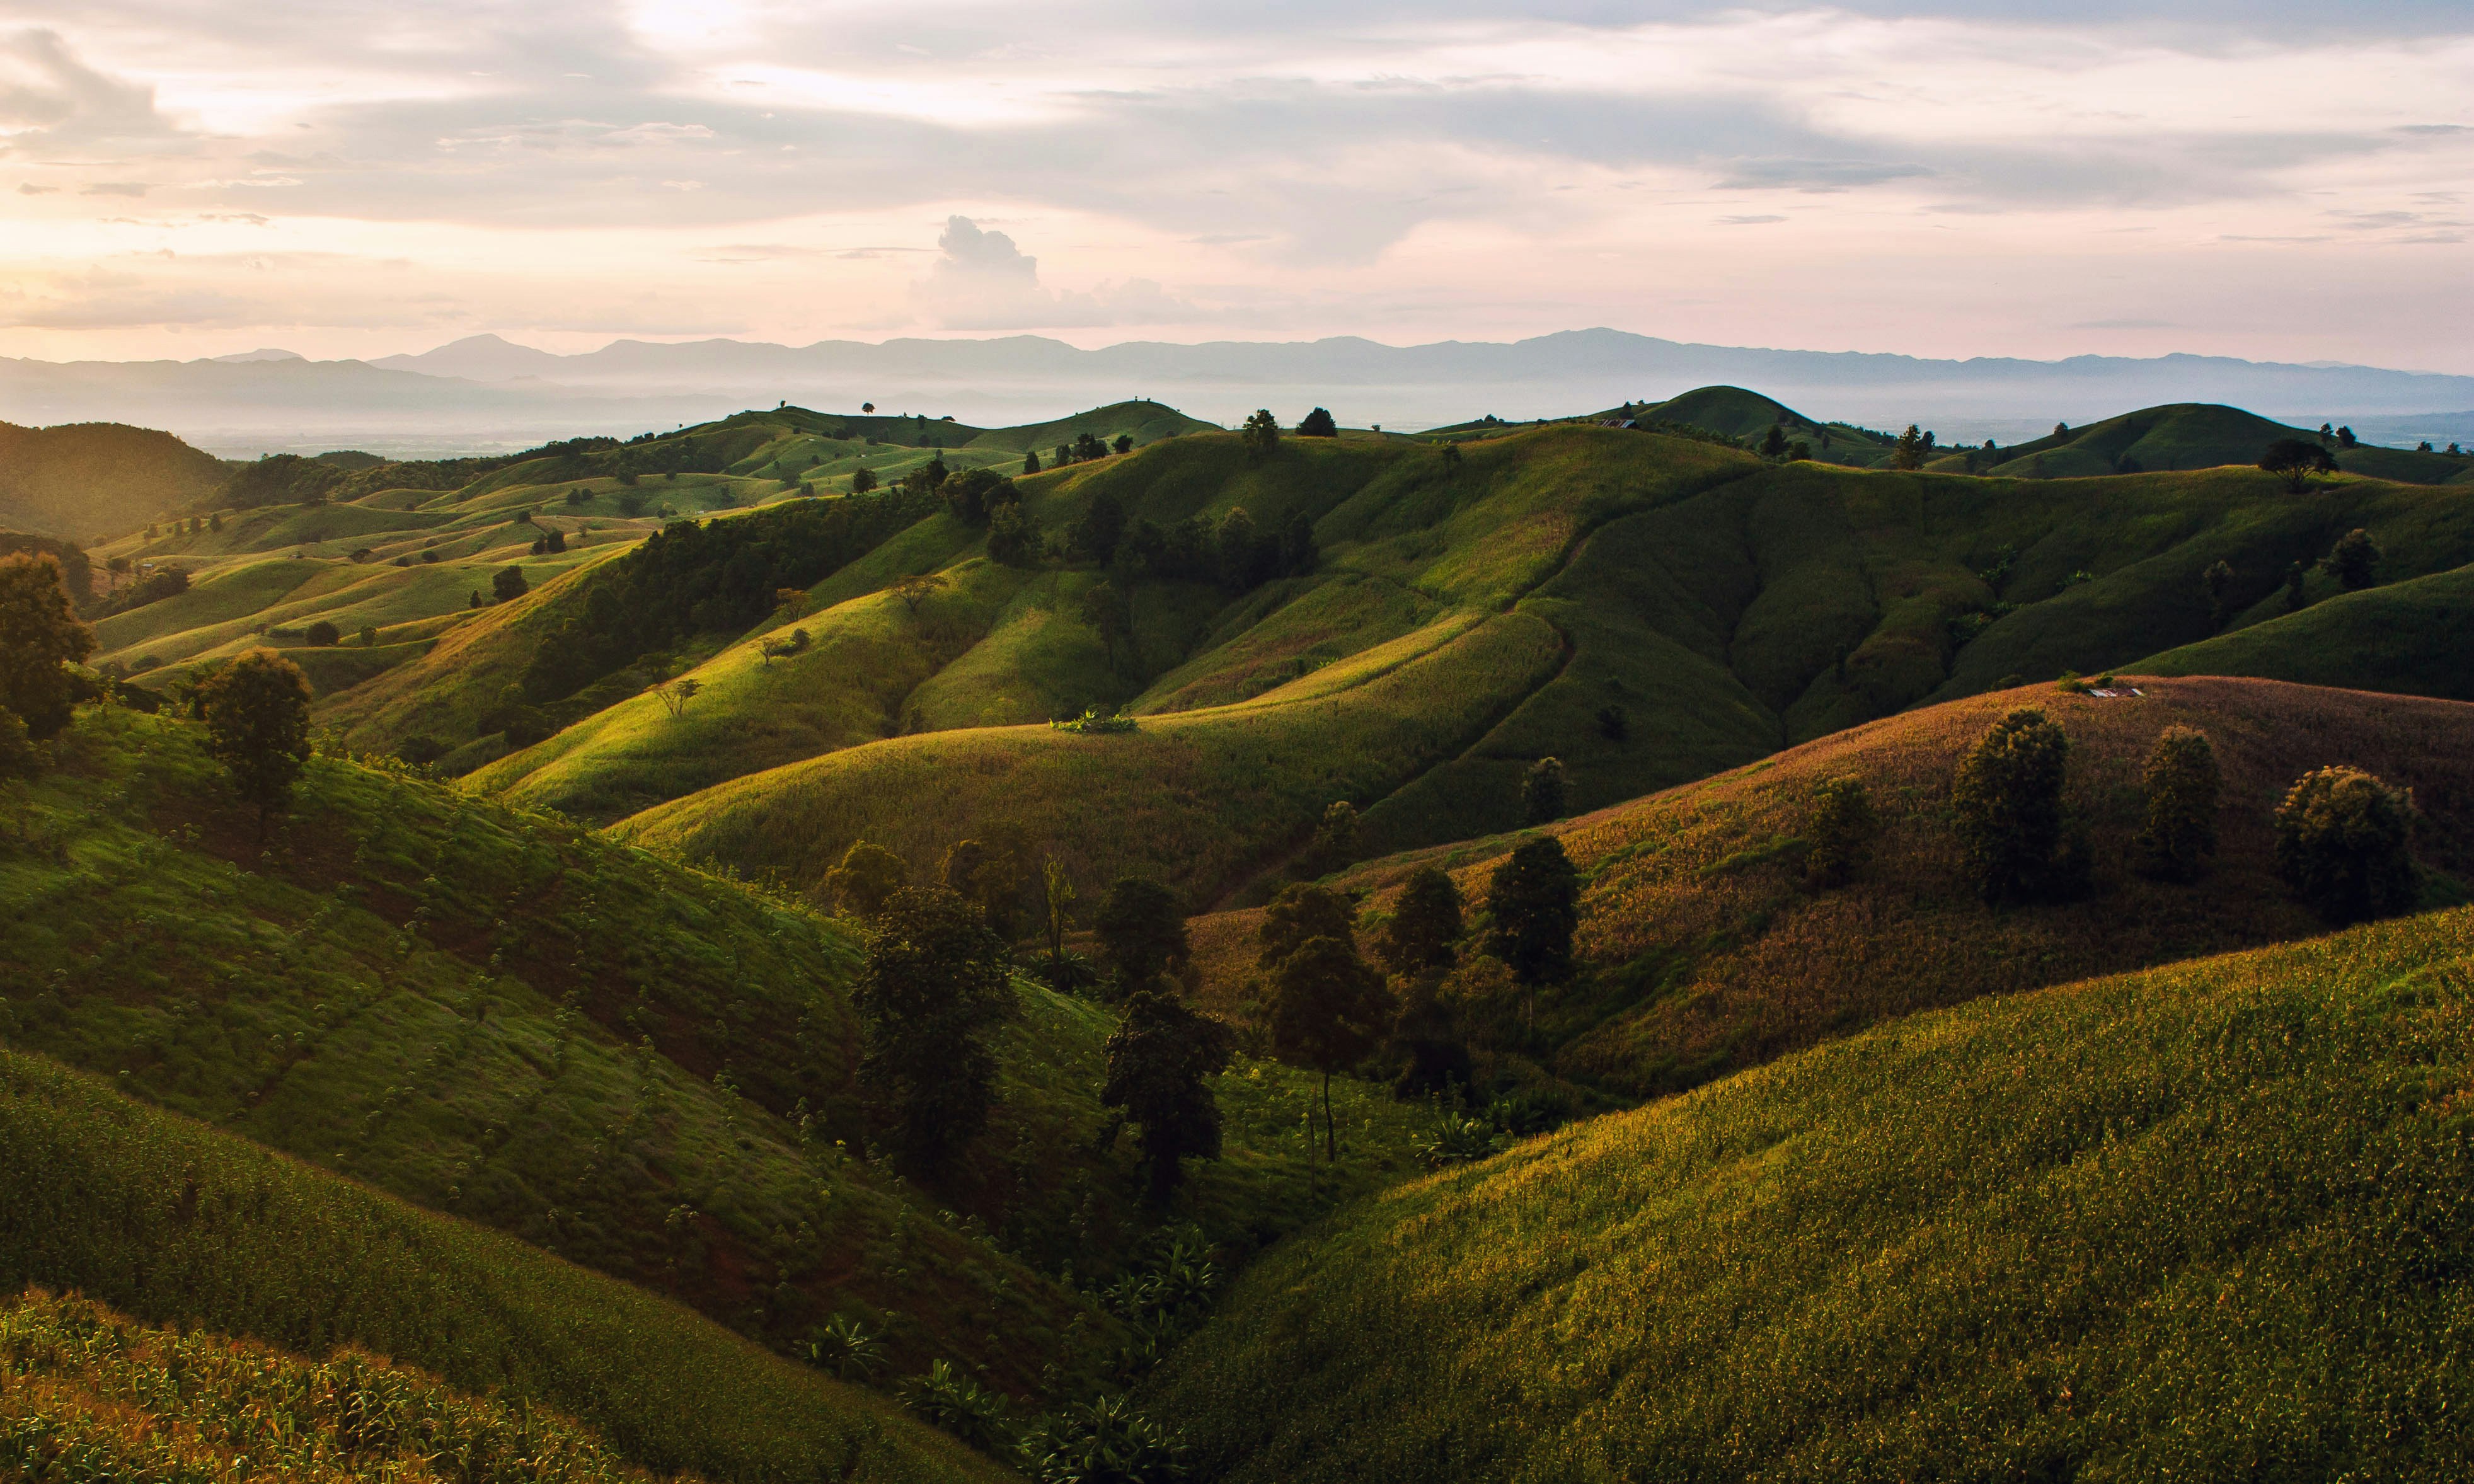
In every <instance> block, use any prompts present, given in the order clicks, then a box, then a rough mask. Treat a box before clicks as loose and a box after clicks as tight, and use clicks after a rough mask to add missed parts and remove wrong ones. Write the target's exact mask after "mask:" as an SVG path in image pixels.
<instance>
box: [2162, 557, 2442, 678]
mask: <svg viewBox="0 0 2474 1484" xmlns="http://www.w3.org/2000/svg"><path fill="white" fill-rule="evenodd" d="M2132 668H2133V669H2137V670H2138V671H2139V672H2140V673H2142V674H2156V675H2259V676H2263V677H2265V678H2268V679H2270V680H2293V681H2299V682H2301V683H2303V684H2305V685H2341V686H2352V687H2355V688H2357V689H2360V690H2365V691H2394V692H2399V693H2405V694H2410V695H2440V696H2446V697H2449V698H2450V699H2453V700H2461V701H2465V700H2474V567H2460V568H2457V569H2455V570H2454V571H2450V572H2435V573H2433V574H2432V575H2430V576H2427V577H2416V578H2413V579H2412V580H2410V581H2406V582H2398V583H2392V584H2390V585H2389V586H2387V587H2379V588H2370V589H2367V590H2365V591H2364V592H2360V593H2340V594H2337V595H2335V596H2330V597H2327V598H2325V599H2323V600H2321V601H2319V602H2317V603H2315V604H2313V605H2312V606H2310V607H2308V608H2305V609H2303V610H2302V611H2301V612H2300V613H2295V614H2284V615H2280V616H2278V617H2275V618H2270V619H2267V620H2262V621H2260V622H2256V623H2253V624H2251V625H2249V626H2247V627H2244V628H2236V629H2232V630H2229V631H2227V632H2225V633H2223V634H2219V635H2218V636H2217V637H2216V638H2214V639H2204V640H2201V641H2200V642H2199V643H2197V644H2195V645H2183V646H2182V647H2181V648H2179V649H2169V650H2167V651H2166V652H2165V653H2163V654H2159V655H2153V656H2151V657H2149V658H2147V659H2145V660H2141V661H2140V662H2139V663H2138V664H2137V665H2135V666H2133V667H2132Z"/></svg>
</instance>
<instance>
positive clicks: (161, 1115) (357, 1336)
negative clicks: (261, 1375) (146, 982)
mask: <svg viewBox="0 0 2474 1484" xmlns="http://www.w3.org/2000/svg"><path fill="white" fill-rule="evenodd" d="M0 1172H5V1175H6V1177H7V1181H8V1188H9V1190H10V1193H11V1196H10V1200H9V1201H8V1202H6V1203H0V1286H5V1287H6V1288H7V1290H8V1291H10V1292H12V1293H15V1292H17V1291H19V1290H20V1289H22V1288H24V1287H25V1286H26V1285H28V1284H42V1285H45V1286H48V1287H51V1288H54V1289H72V1288H73V1289H76V1290H79V1291H81V1292H83V1293H84V1294H85V1295H86V1296H87V1297H89V1298H92V1299H96V1300H100V1301H101V1302H106V1303H109V1304H111V1305H112V1306H114V1307H115V1308H119V1309H122V1310H125V1311H127V1312H128V1313H130V1314H133V1315H134V1316H136V1317H138V1318H140V1319H142V1320H146V1321H148V1322H150V1323H155V1324H173V1325H180V1326H197V1327H201V1328H206V1329H211V1330H214V1331H217V1332H219V1333H222V1334H225V1335H230V1336H233V1337H237V1338H246V1339H251V1340H255V1341H258V1342H260V1343H263V1344H267V1345H274V1346H279V1347H281V1348H282V1349H285V1350H293V1351H296V1352H299V1353H304V1354H323V1353H326V1352H327V1351H328V1350H331V1349H332V1348H334V1347H336V1346H339V1345H353V1346H358V1347H360V1348H362V1349H365V1350H374V1351H376V1352H378V1353H380V1354H384V1355H387V1356H390V1357H392V1358H394V1359H396V1360H398V1361H401V1362H403V1363H406V1364H409V1365H415V1366H419V1367H420V1368H422V1369H423V1370H425V1371H429V1372H433V1373H435V1374H436V1375H439V1376H440V1377H442V1378H443V1379H445V1380H446V1381H448V1382H449V1384H451V1385H454V1386H456V1387H458V1388H460V1389H462V1390H466V1391H473V1392H487V1391H496V1392H498V1393H500V1394H501V1395H503V1396H505V1397H507V1398H509V1399H514V1400H516V1401H518V1402H533V1403H538V1404H541V1405H545V1406H547V1407H550V1408H552V1409H554V1410H557V1411H560V1412H564V1413H566V1414H568V1415H570V1416H571V1417H574V1418H576V1419H577V1420H578V1421H580V1422H582V1423H585V1424H586V1425H588V1426H591V1427H593V1428H594V1430H596V1431H597V1432H599V1433H600V1434H601V1435H602V1436H603V1437H604V1438H606V1439H607V1440H608V1441H609V1443H610V1445H611V1446H612V1447H613V1448H617V1449H618V1450H619V1451H620V1452H621V1453H622V1454H624V1455H625V1456H627V1457H628V1458H630V1459H632V1460H634V1461H636V1462H638V1463H641V1464H643V1465H646V1466H647V1467H650V1468H654V1469H658V1470H663V1471H666V1472H667V1471H671V1470H679V1469H692V1470H695V1471H696V1472H701V1473H705V1474H708V1475H711V1476H713V1477H715V1478H718V1479H738V1480H748V1481H758V1480H774V1479H786V1478H799V1477H808V1476H812V1475H813V1471H816V1470H820V1469H821V1470H837V1471H844V1472H850V1473H853V1474H855V1475H856V1476H858V1477H861V1478H880V1479H912V1478H919V1479H936V1478H960V1479H967V1478H980V1477H989V1476H991V1475H992V1474H993V1473H994V1471H991V1470H989V1469H987V1468H986V1467H985V1466H984V1465H982V1464H981V1463H980V1462H979V1461H978V1460H977V1459H975V1458H973V1457H972V1456H971V1455H968V1454H966V1453H965V1452H963V1450H961V1449H960V1448H957V1447H955V1446H954V1445H952V1444H950V1443H947V1442H946V1441H944V1440H943V1439H942V1438H940V1437H939V1436H938V1435H936V1434H934V1433H932V1432H930V1431H928V1430H927V1429H926V1428H924V1427H920V1426H918V1425H916V1424H914V1423H910V1422H908V1421H907V1420H906V1419H904V1418H903V1417H901V1416H900V1415H899V1414H898V1413H896V1412H895V1411H894V1409H893V1408H892V1407H891V1406H889V1405H888V1404H887V1403H885V1401H883V1400H881V1399H877V1398H874V1397H872V1396H870V1395H869V1394H867V1393H865V1392H862V1391H859V1390H856V1389H854V1388H849V1387H844V1386H841V1385H839V1384H837V1383H836V1382H834V1381H831V1380H828V1379H826V1378H825V1377H824V1376H822V1375H818V1374H816V1373H814V1372H812V1371H808V1370H805V1369H803V1368H801V1367H798V1366H794V1365H792V1364H790V1363H789V1362H788V1361H784V1360H780V1359H777V1358H775V1357H773V1356H771V1355H767V1354H765V1353H764V1351H763V1350H759V1349H757V1348H756V1347H754V1346H751V1345H749V1344H747V1343H746V1342H744V1341H742V1340H740V1339H739V1338H738V1337H737V1336H734V1335H732V1334H730V1333H729V1332H728V1331H726V1330H723V1329H721V1328H720V1327H718V1326H715V1325H713V1324H712V1323H710V1322H709V1321H706V1320H704V1319H701V1318H699V1317H697V1316H695V1315H694V1314H692V1313H691V1312H689V1311H688V1310H686V1309H683V1308H679V1307H677V1306H675V1305H673V1304H670V1303H667V1302H664V1301H662V1300H660V1299H657V1298H655V1297H653V1296H652V1295H650V1294H647V1293H645V1292H643V1291H642V1290H640V1289H637V1288H634V1287H631V1286H629V1285H627V1284H625V1283H620V1282H617V1281H614V1280H613V1279H610V1278H608V1277H601V1276H600V1275H598V1274H594V1273H591V1272H588V1271H586V1270H584V1269H581V1268H577V1267H572V1266H570V1265H569V1264H567V1263H565V1262H561V1261H559V1260H558V1259H556V1258H554V1257H551V1256H548V1255H546V1254H545V1253H541V1252H540V1251H538V1250H537V1249H534V1248H532V1247H528V1246H526V1245H525V1244H523V1243H521V1242H519V1241H517V1240H515V1239H514V1238H512V1237H508V1236H504V1235H500V1234H498V1233H496V1232H492V1231H489V1230H486V1229H482V1228H480V1227H476V1226H473V1225H472V1224H470V1223H467V1222H461V1221H456V1220H453V1219H451V1218H449V1217H445V1216H440V1215H434V1214H432V1213H430V1212H427V1211H424V1210H421V1209H419V1208H417V1207H414V1206H411V1205H408V1204H404V1203H402V1202H400V1201H396V1200H393V1199H391V1198H389V1197H386V1196H382V1195H380V1194H378V1193H376V1192H375V1191H372V1190H370V1189H368V1188H367V1187H365V1186H362V1185H360V1184H358V1183H355V1182H353V1181H352V1180H344V1179H340V1178H338V1177H336V1176H334V1175H331V1174H328V1173H327V1172H325V1171H321V1170H318V1169H315V1168H313V1167H311V1166H308V1165H305V1164H302V1163H299V1162H296V1161H294V1160H290V1159H285V1158H282V1157H280V1156H276V1155H273V1154H270V1153H268V1152H267V1151H265V1150H263V1149H260V1148H258V1147H257V1146H255V1145H254V1144H251V1143H249V1142H248V1141H247V1140H245V1139H241V1138H238V1137H234V1136H232V1135H230V1134H226V1133H220V1132H217V1131H214V1130H211V1129H208V1128H206V1127H204V1126H203V1125H199V1124H195V1123H192V1122H190V1121H188V1120H186V1119H182V1118H179V1117H176V1116H174V1115H172V1114H170V1113H166V1112H164V1111H161V1110H159V1109H157V1108H152V1107H146V1106H144V1105H141V1104H138V1103H134V1102H132V1101H130V1100H129V1099H126V1098H123V1097H121V1096H119V1095H118V1094H116V1093H114V1092H113V1091H112V1090H111V1089H110V1088H109V1087H107V1086H105V1085H103V1084H102V1083H100V1082H99V1081H97V1080H94V1079H90V1078H86V1077H81V1076H77V1075H74V1074H71V1073H68V1072H66V1071H63V1070H61V1068H60V1067H59V1066H57V1065H56V1064H54V1063H51V1062H48V1061H45V1060H43V1059H42V1058H36V1057H30V1056H25V1055H22V1054H20V1053H18V1052H14V1051H0Z"/></svg>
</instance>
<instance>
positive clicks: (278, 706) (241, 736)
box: [197, 649, 309, 844]
mask: <svg viewBox="0 0 2474 1484" xmlns="http://www.w3.org/2000/svg"><path fill="white" fill-rule="evenodd" d="M197 705H198V708H199V713H200V715H201V716H202V717H204V718H205V719H206V751H207V752H208V753H209V754H211V755H212V756H213V757H214V759H215V761H216V762H218V763H221V764H222V765H223V766H225V768H226V769H228V770H229V771H230V773H231V778H232V786H233V788H235V789H236V790H238V791H239V793H240V796H241V798H242V799H243V800H245V801H246V802H248V803H250V804H252V805H255V807H256V809H257V838H258V840H259V842H260V843H261V844H262V843H264V842H265V839H266V828H267V824H268V822H269V821H270V820H272V819H273V818H274V816H275V814H276V812H277V811H278V810H279V809H281V808H282V807H283V805H284V803H285V802H286V801H287V800H289V799H290V798H291V797H292V786H293V785H294V784H296V783H299V782H300V781H301V774H302V770H303V768H304V767H306V766H308V762H309V681H308V679H307V677H305V676H303V674H302V673H301V667H300V666H298V665H295V664H293V663H292V662H291V661H290V660H287V659H285V658H284V657H283V656H281V655H279V654H278V653H276V652H275V651H274V650H272V649H252V650H249V651H247V652H246V653H244V654H242V655H241V656H240V657H239V658H238V659H235V660H233V661H232V662H231V663H230V665H227V666H225V667H223V668H222V669H218V670H216V671H215V672H214V673H213V674H211V675H208V676H207V677H206V679H204V680H202V681H200V682H199V683H198V688H197Z"/></svg>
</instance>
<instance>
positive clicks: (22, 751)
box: [0, 706, 43, 778]
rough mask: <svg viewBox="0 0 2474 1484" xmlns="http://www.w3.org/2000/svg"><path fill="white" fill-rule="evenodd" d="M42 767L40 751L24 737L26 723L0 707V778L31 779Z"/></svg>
mask: <svg viewBox="0 0 2474 1484" xmlns="http://www.w3.org/2000/svg"><path fill="white" fill-rule="evenodd" d="M42 765H43V754H42V751H41V750H40V749H39V748H37V747H36V745H35V740H34V739H33V738H31V737H29V736H27V735H26V723H25V722H23V721H21V720H19V719H18V718H17V714H16V713H15V712H13V711H11V710H10V709H9V708H8V707H6V706H0V778H32V777H34V776H35V774H36V772H37V771H39V770H40V769H41V767H42Z"/></svg>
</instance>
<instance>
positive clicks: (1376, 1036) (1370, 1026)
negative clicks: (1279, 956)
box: [1271, 937, 1392, 1163]
mask: <svg viewBox="0 0 2474 1484" xmlns="http://www.w3.org/2000/svg"><path fill="white" fill-rule="evenodd" d="M1271 1019H1272V1049H1273V1052H1274V1053H1275V1054H1277V1055H1278V1056H1280V1057H1282V1058H1287V1059H1289V1060H1292V1061H1299V1062H1303V1063H1304V1064H1305V1065H1307V1066H1310V1067H1312V1068H1314V1069H1315V1070H1316V1071H1318V1072H1321V1073H1322V1128H1323V1150H1324V1154H1325V1156H1326V1157H1328V1158H1329V1159H1330V1160H1331V1161H1332V1162H1334V1163H1338V1162H1339V1159H1340V1134H1339V1131H1338V1130H1336V1129H1335V1128H1334V1127H1333V1125H1332V1116H1331V1077H1332V1074H1333V1073H1334V1072H1346V1071H1347V1070H1348V1069H1349V1068H1350V1067H1353V1066H1355V1065H1357V1063H1359V1062H1360V1061H1363V1060H1365V1059H1366V1058H1367V1057H1368V1056H1369V1055H1370V1054H1371V1053H1372V1052H1373V1051H1374V1049H1375V1048H1376V1047H1378V1046H1380V1045H1382V1044H1383V1037H1384V1033H1385V1032H1386V1031H1387V1030H1389V1029H1390V1026H1391V1020H1392V994H1391V991H1390V990H1389V989H1387V988H1386V987H1385V986H1384V984H1383V976H1382V975H1380V974H1378V973H1376V972H1375V971H1374V969H1373V967H1372V966H1371V965H1370V964H1368V963H1367V961H1365V960H1363V959H1361V958H1359V957H1358V956H1357V949H1356V946H1355V945H1354V944H1352V943H1350V942H1348V941H1347V940H1346V939H1344V938H1337V937H1311V938H1308V939H1306V940H1305V941H1304V942H1302V943H1300V944H1298V948H1297V951H1296V952H1294V953H1292V954H1290V955H1289V956H1288V957H1287V958H1285V959H1283V960H1281V961H1280V966H1279V968H1278V970H1277V971H1275V972H1274V973H1273V976H1272V1005H1271Z"/></svg>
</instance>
